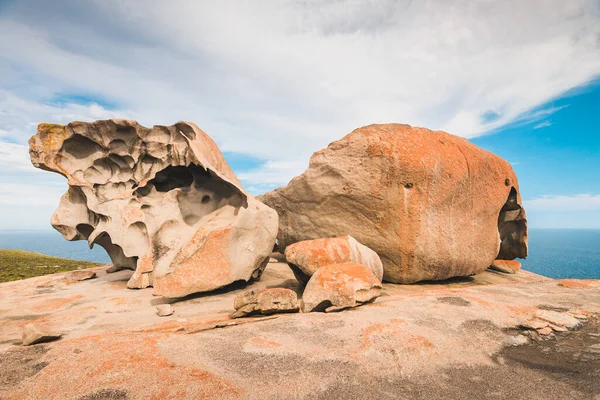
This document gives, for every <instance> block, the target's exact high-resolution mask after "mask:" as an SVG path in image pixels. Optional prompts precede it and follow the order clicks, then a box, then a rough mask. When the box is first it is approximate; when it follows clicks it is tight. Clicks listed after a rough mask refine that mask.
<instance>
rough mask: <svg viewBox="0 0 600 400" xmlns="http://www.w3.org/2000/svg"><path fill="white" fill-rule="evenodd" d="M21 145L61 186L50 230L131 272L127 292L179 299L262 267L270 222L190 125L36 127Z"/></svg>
mask: <svg viewBox="0 0 600 400" xmlns="http://www.w3.org/2000/svg"><path fill="white" fill-rule="evenodd" d="M29 144H30V156H31V161H32V163H33V164H34V165H35V166H36V167H38V168H41V169H44V170H48V171H53V172H57V173H59V174H61V175H63V176H65V177H66V178H67V179H68V184H69V188H68V191H67V193H65V194H64V195H63V197H62V198H61V200H60V204H59V206H58V209H57V210H56V212H55V213H54V215H53V216H52V220H51V223H52V226H53V227H54V228H55V229H56V230H58V231H59V232H60V233H61V234H62V235H63V236H64V237H65V238H66V239H67V240H87V241H88V243H89V244H90V246H92V245H93V244H94V243H96V244H99V245H100V246H102V247H103V248H104V249H105V250H106V251H107V253H108V254H109V256H110V258H111V260H112V262H113V267H112V270H113V271H116V270H119V269H133V270H135V273H134V275H133V276H132V277H131V279H130V281H129V282H128V286H129V287H130V288H144V287H148V286H154V290H155V293H156V294H158V295H164V296H166V297H181V296H186V295H188V294H191V293H196V292H204V291H210V290H213V289H216V288H219V287H222V286H225V285H227V284H230V283H232V282H235V281H239V280H244V281H248V280H250V279H252V278H258V277H259V276H260V274H261V273H262V270H263V269H264V267H265V266H266V263H267V262H268V256H269V253H270V251H271V249H272V248H273V245H274V242H275V237H276V234H277V226H278V225H277V224H278V222H277V214H276V213H275V211H273V210H272V209H270V208H269V207H267V206H265V205H264V204H262V203H261V202H259V201H258V200H256V199H255V198H253V197H252V196H250V195H249V194H247V193H246V192H245V191H244V190H243V188H242V185H241V184H240V182H239V181H238V179H237V177H236V176H235V174H234V173H233V171H232V170H231V168H230V167H229V165H228V164H227V162H226V161H225V159H224V158H223V155H222V154H221V152H220V150H219V149H218V147H217V145H216V144H215V142H214V141H213V140H212V139H211V138H210V137H208V135H206V134H205V133H204V132H203V131H202V130H200V129H199V128H198V127H197V126H196V125H194V124H191V123H187V122H179V123H177V124H175V125H173V126H168V127H167V126H154V127H152V128H146V127H143V126H141V125H139V124H138V123H137V122H135V121H128V120H116V119H115V120H106V121H96V122H92V123H84V122H72V123H70V124H68V125H64V126H63V125H53V124H40V125H39V127H38V131H37V133H36V135H34V136H33V137H32V138H31V139H30V141H29Z"/></svg>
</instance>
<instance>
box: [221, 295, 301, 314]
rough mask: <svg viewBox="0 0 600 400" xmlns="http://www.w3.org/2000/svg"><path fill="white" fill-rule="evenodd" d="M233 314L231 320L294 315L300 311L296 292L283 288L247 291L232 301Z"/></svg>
mask: <svg viewBox="0 0 600 400" xmlns="http://www.w3.org/2000/svg"><path fill="white" fill-rule="evenodd" d="M233 307H234V308H235V312H234V313H233V314H231V317H232V318H240V317H246V316H249V315H256V314H261V315H271V314H277V313H294V312H298V311H299V310H300V303H299V302H298V295H297V294H296V292H294V291H293V290H290V289H285V288H270V289H260V290H248V291H246V292H243V293H241V294H239V295H238V296H237V297H236V298H235V299H234V300H233Z"/></svg>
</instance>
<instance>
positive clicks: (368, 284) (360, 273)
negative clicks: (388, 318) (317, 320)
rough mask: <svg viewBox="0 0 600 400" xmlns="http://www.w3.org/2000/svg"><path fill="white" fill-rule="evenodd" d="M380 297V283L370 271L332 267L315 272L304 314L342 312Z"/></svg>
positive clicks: (346, 265)
mask: <svg viewBox="0 0 600 400" xmlns="http://www.w3.org/2000/svg"><path fill="white" fill-rule="evenodd" d="M380 295H381V282H380V281H379V279H377V277H376V276H375V275H373V272H372V271H371V270H370V269H369V267H367V266H365V265H362V264H356V263H344V264H329V265H325V266H323V267H321V268H319V269H317V270H316V271H315V273H314V274H313V276H312V277H311V278H310V280H309V281H308V283H307V284H306V288H305V289H304V293H303V295H302V310H303V312H312V311H325V312H332V311H339V310H342V309H344V308H350V307H356V306H359V305H361V304H364V303H368V302H370V301H373V300H374V299H376V298H377V297H379V296H380Z"/></svg>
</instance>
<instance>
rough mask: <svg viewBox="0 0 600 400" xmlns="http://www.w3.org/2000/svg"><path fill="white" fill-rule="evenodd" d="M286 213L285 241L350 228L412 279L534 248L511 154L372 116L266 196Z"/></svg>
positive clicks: (446, 274)
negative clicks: (379, 121) (383, 122)
mask: <svg viewBox="0 0 600 400" xmlns="http://www.w3.org/2000/svg"><path fill="white" fill-rule="evenodd" d="M259 199H260V200H262V201H263V202H264V203H265V204H267V205H268V206H270V207H272V208H274V209H275V210H276V211H277V213H278V214H279V218H280V225H279V234H278V245H279V248H280V251H283V250H284V249H285V247H286V246H288V245H290V244H293V243H296V242H299V241H303V240H311V239H318V238H321V237H331V236H343V235H352V236H353V237H355V238H356V240H358V241H359V242H360V243H362V244H364V245H365V246H368V247H369V248H370V249H373V250H374V251H375V252H376V253H377V254H378V255H379V257H381V261H382V262H383V268H384V275H383V278H384V280H386V281H389V282H396V283H413V282H418V281H422V280H443V279H447V278H450V277H454V276H467V275H472V274H476V273H479V272H482V271H484V270H485V269H486V268H488V267H489V266H490V265H491V264H492V262H493V261H494V260H495V259H496V258H499V259H504V260H510V259H514V258H517V257H519V258H525V257H526V256H527V220H526V217H525V210H524V209H523V207H522V204H521V198H520V195H519V185H518V183H517V177H516V175H515V173H514V171H513V169H512V167H511V166H510V164H509V163H508V162H506V161H505V160H503V159H502V158H500V157H498V156H496V155H494V154H492V153H489V152H487V151H485V150H483V149H481V148H479V147H477V146H475V145H474V144H472V143H470V142H469V141H467V140H466V139H463V138H460V137H457V136H454V135H450V134H448V133H445V132H441V131H430V130H428V129H425V128H416V127H411V126H409V125H400V124H388V125H370V126H366V127H363V128H359V129H356V130H355V131H353V132H351V133H350V134H348V135H347V136H345V137H344V138H343V139H341V140H339V141H337V142H334V143H332V144H330V145H329V146H328V147H327V148H326V149H324V150H321V151H318V152H317V153H315V154H314V155H313V156H312V158H311V160H310V165H309V167H308V169H307V170H306V171H305V172H304V173H303V174H302V175H300V176H298V177H296V178H294V179H292V181H291V182H290V183H289V184H288V185H287V186H285V187H282V188H279V189H276V190H274V191H271V192H269V193H266V194H264V195H261V196H259Z"/></svg>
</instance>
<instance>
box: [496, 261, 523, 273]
mask: <svg viewBox="0 0 600 400" xmlns="http://www.w3.org/2000/svg"><path fill="white" fill-rule="evenodd" d="M490 269H493V270H494V271H499V272H504V273H506V274H515V273H516V272H517V271H518V270H520V269H521V263H520V262H518V261H516V260H494V262H493V263H492V265H490Z"/></svg>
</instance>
